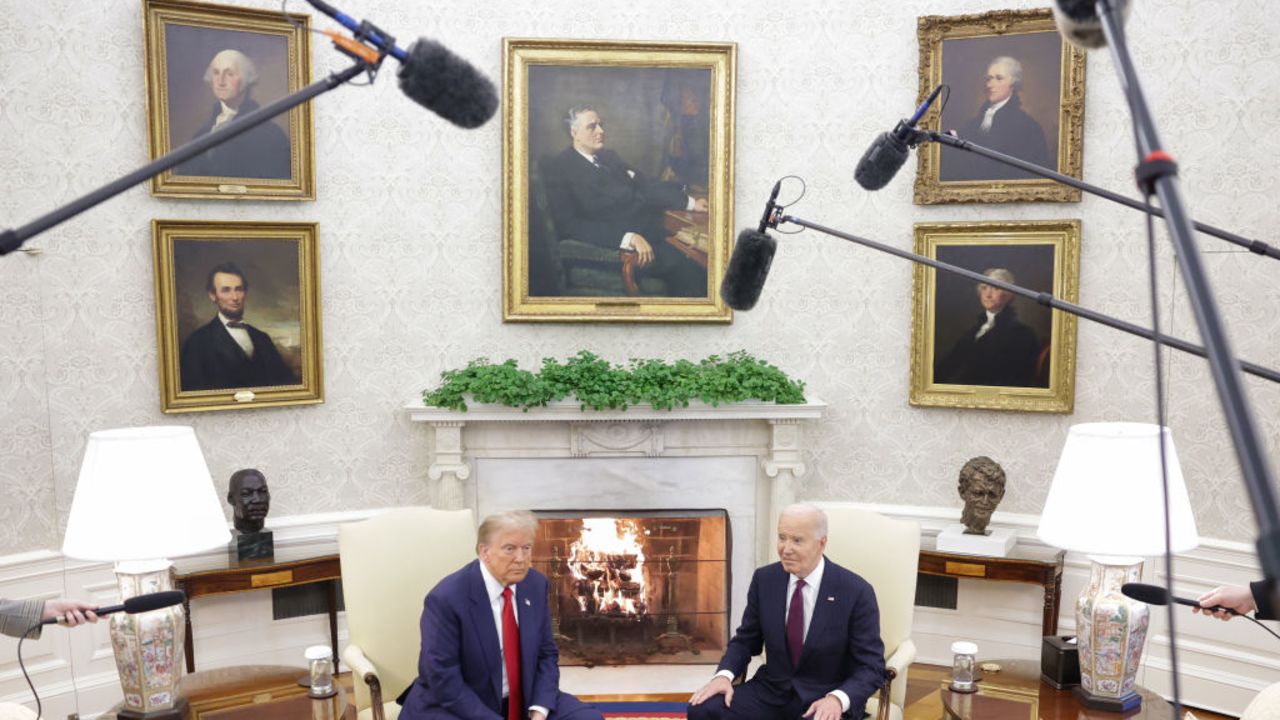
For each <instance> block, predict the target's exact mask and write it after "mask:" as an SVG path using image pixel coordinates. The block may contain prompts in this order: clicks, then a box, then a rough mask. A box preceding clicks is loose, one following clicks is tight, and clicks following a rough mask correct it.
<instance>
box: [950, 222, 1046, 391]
mask: <svg viewBox="0 0 1280 720" xmlns="http://www.w3.org/2000/svg"><path fill="white" fill-rule="evenodd" d="M938 259H939V260H942V261H944V262H951V263H953V264H957V265H961V266H971V265H972V264H975V263H982V265H983V266H982V267H978V268H973V269H976V270H977V271H978V272H981V273H982V274H983V275H985V276H986V277H989V278H993V279H995V280H999V281H1002V282H1006V283H1010V284H1013V285H1019V286H1022V287H1030V288H1032V289H1038V290H1045V291H1051V290H1052V278H1053V274H1052V273H1053V265H1052V263H1053V248H1051V247H1046V246H1034V245H1029V246H1006V247H1001V246H995V247H990V246H950V247H948V246H941V247H939V248H938ZM1037 260H1039V261H1040V262H1037ZM937 298H938V299H937V304H936V305H935V313H936V314H935V318H936V326H935V328H934V348H933V353H934V355H933V382H934V383H938V384H946V385H984V386H1000V387H1019V388H1047V387H1049V369H1050V368H1049V365H1050V354H1049V348H1050V336H1051V334H1052V327H1051V323H1052V319H1051V315H1050V311H1049V310H1048V309H1047V308H1043V307H1041V306H1039V305H1037V304H1036V303H1034V302H1032V301H1028V300H1023V299H1022V298H1017V297H1016V296H1015V295H1014V294H1013V293H1011V292H1009V291H1008V290H1004V289H1001V288H999V287H996V286H995V285H991V284H987V283H973V282H971V281H969V280H967V279H964V278H960V277H958V276H950V275H948V274H945V273H939V275H938V291H937Z"/></svg>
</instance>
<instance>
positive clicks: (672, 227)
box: [502, 38, 737, 323]
mask: <svg viewBox="0 0 1280 720" xmlns="http://www.w3.org/2000/svg"><path fill="white" fill-rule="evenodd" d="M502 53H503V103H502V108H503V111H502V114H503V117H502V176H503V187H502V203H503V223H502V224H503V233H502V238H503V242H502V294H503V312H502V316H503V319H504V320H505V321H508V322H565V321H569V322H573V321H597V322H599V321H610V322H617V321H624V322H626V321H630V322H724V323H727V322H729V321H731V320H732V311H731V310H730V309H729V307H728V306H726V305H725V304H724V301H723V300H721V299H720V278H721V276H722V275H723V274H724V268H725V265H726V264H727V262H728V258H729V251H730V247H731V233H732V227H733V152H734V144H733V129H734V92H735V90H734V85H735V76H736V73H737V46H736V45H735V44H734V43H711V42H706V43H695V42H637V41H604V40H545V39H542V40H539V39H518V38H504V39H503V45H502Z"/></svg>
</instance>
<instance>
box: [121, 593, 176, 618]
mask: <svg viewBox="0 0 1280 720" xmlns="http://www.w3.org/2000/svg"><path fill="white" fill-rule="evenodd" d="M186 598H187V596H186V594H185V593H183V592H182V591H181V590H165V591H163V592H154V593H149V594H147V595H139V596H137V597H131V598H129V599H127V600H125V601H124V611H125V612H127V613H129V614H130V615H132V614H134V613H140V612H147V611H149V610H159V609H160V608H167V607H169V606H170V605H177V604H179V603H181V602H182V601H183V600H185V599H186Z"/></svg>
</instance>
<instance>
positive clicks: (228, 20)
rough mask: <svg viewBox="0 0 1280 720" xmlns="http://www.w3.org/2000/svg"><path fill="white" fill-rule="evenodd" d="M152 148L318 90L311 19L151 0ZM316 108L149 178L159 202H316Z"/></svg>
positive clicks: (147, 19)
mask: <svg viewBox="0 0 1280 720" xmlns="http://www.w3.org/2000/svg"><path fill="white" fill-rule="evenodd" d="M143 30H144V37H145V61H146V88H147V141H148V146H149V149H150V152H151V158H152V159H155V158H158V157H160V156H161V155H164V154H165V153H167V152H169V151H170V150H172V149H174V148H177V147H179V146H181V145H183V144H184V143H187V142H189V141H191V140H193V139H195V138H196V137H200V136H203V135H205V134H207V133H209V132H213V130H214V129H216V128H218V127H220V126H222V125H224V124H225V123H227V122H229V121H231V120H233V119H236V118H238V117H242V116H243V115H246V114H248V113H249V112H251V111H253V110H255V109H257V108H259V107H262V106H265V105H267V104H269V103H272V102H275V101H276V100H279V99H281V98H283V97H284V96H286V95H288V94H290V93H293V92H296V91H298V90H300V89H302V88H303V87H305V86H307V85H308V84H310V82H311V32H310V16H309V15H304V14H295V13H289V14H288V15H285V14H282V13H281V12H280V11H279V10H254V9H249V8H240V7H232V6H228V5H211V4H206V3H197V2H184V1H183V0H144V2H143ZM314 136H315V133H314V129H313V125H312V111H311V103H303V104H301V105H299V106H297V107H295V108H293V109H292V110H290V111H289V112H287V113H284V114H282V115H278V116H276V117H275V118H273V119H271V120H269V121H267V122H265V123H263V124H262V125H259V126H256V127H254V128H252V129H250V130H248V131H245V133H243V134H242V135H240V136H238V137H236V138H233V139H232V140H230V141H228V142H226V143H223V144H221V145H218V146H216V147H214V148H212V149H210V150H208V151H206V152H205V153H203V154H201V155H199V156H196V157H195V158H192V159H191V160H188V161H186V162H184V163H182V164H180V165H178V166H176V167H174V168H171V169H169V170H166V171H164V172H163V173H160V174H159V175H157V176H155V177H153V178H152V179H151V194H152V195H155V196H157V197H179V198H205V199H210V198H212V199H221V200H314V199H315V197H316V179H315V175H316V173H315V139H314Z"/></svg>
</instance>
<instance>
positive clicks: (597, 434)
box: [406, 399, 826, 563]
mask: <svg viewBox="0 0 1280 720" xmlns="http://www.w3.org/2000/svg"><path fill="white" fill-rule="evenodd" d="M825 410H826V403H824V402H822V401H820V400H816V399H812V400H810V401H809V402H806V403H804V404H797V405H777V404H774V403H762V402H745V403H733V404H728V405H721V406H718V407H713V406H710V405H705V404H703V403H691V404H690V406H689V407H687V408H676V409H673V410H656V409H654V408H653V407H651V406H648V405H637V406H633V407H630V408H628V409H627V410H590V409H587V410H583V409H582V408H581V407H580V406H579V403H577V402H574V401H561V402H557V403H553V404H551V405H548V406H546V407H542V408H534V409H531V410H529V411H527V412H525V411H522V410H519V409H517V408H510V407H505V406H501V405H472V406H470V407H469V409H468V410H467V411H465V412H459V411H455V410H447V409H443V408H437V407H426V406H423V405H420V404H413V405H410V406H408V407H407V408H406V411H407V413H408V415H409V417H410V419H411V420H413V421H415V422H421V423H425V424H426V425H427V428H428V443H429V445H428V447H429V452H430V466H429V467H428V469H427V477H428V479H429V481H430V482H431V484H432V487H431V496H432V500H433V504H435V505H436V506H437V507H443V508H453V509H456V508H463V507H469V508H472V509H473V510H477V511H479V512H484V511H485V506H486V504H488V505H489V507H493V504H492V503H486V502H485V499H484V498H483V497H482V495H483V493H482V492H478V490H477V488H479V487H484V486H485V485H484V483H483V482H482V478H481V477H479V476H478V473H480V472H484V470H483V468H484V467H486V466H487V467H489V468H490V473H491V475H492V474H497V473H498V471H499V466H501V471H502V472H506V473H508V474H509V473H510V472H511V467H510V465H511V464H510V463H509V462H503V463H498V462H494V461H497V460H503V461H509V460H521V459H523V460H528V461H531V462H530V464H529V467H530V468H531V469H536V470H537V474H543V473H547V472H549V471H554V472H563V470H564V469H565V468H566V467H567V466H569V465H570V464H569V463H564V462H563V461H562V462H559V463H553V464H552V468H551V469H549V468H548V465H547V463H545V462H543V463H541V464H535V462H534V461H547V460H554V459H562V460H563V459H584V460H585V459H593V460H596V461H597V462H595V463H591V466H593V467H596V468H599V467H601V465H600V464H599V462H598V461H601V460H606V461H607V460H608V459H610V458H613V459H615V460H614V461H613V462H611V463H610V462H606V463H605V466H606V467H609V466H614V467H616V468H618V469H619V472H620V473H622V474H625V475H627V476H628V477H631V476H635V475H644V474H645V472H643V469H644V468H645V467H649V468H652V469H651V470H650V474H654V475H660V476H661V478H662V479H663V480H666V479H667V478H669V477H677V478H678V477H681V476H682V475H681V473H679V472H675V473H670V472H669V470H670V469H671V468H672V464H671V463H675V462H677V461H676V460H674V459H706V460H710V459H713V458H719V459H720V463H719V464H713V465H712V467H715V468H717V469H721V468H724V467H727V466H726V465H725V463H727V462H729V461H730V460H731V459H736V461H737V464H736V465H734V467H738V468H747V472H748V473H749V474H753V475H754V476H755V477H754V478H742V479H743V480H745V481H746V482H747V484H746V485H745V486H738V489H736V490H731V489H730V488H729V487H728V486H726V489H725V492H726V493H729V492H739V491H740V490H741V489H742V487H752V485H754V488H755V492H754V493H753V494H754V496H755V497H754V498H752V499H746V498H740V500H746V501H747V502H748V503H751V504H753V505H754V511H753V512H752V515H753V520H754V522H753V523H751V524H752V525H753V527H752V528H751V530H752V531H753V532H751V533H750V534H751V535H752V536H753V538H752V541H753V542H752V545H751V546H753V547H754V553H753V554H754V555H755V557H754V558H751V559H750V560H752V561H754V562H755V563H761V562H767V561H768V560H769V559H771V558H772V554H773V551H772V543H771V542H770V540H769V539H770V538H771V537H772V536H773V533H772V530H771V528H772V527H773V523H774V522H775V515H776V513H777V511H778V510H779V509H780V508H782V507H784V506H786V505H787V504H788V503H790V502H793V501H794V498H795V481H796V480H797V479H798V478H800V477H802V476H803V475H804V474H805V463H804V459H803V458H804V454H805V450H806V446H805V444H804V443H805V438H804V433H803V427H804V424H805V423H806V422H807V421H813V420H818V419H820V418H821V417H822V415H823V412H824V411H825ZM644 459H666V460H667V461H669V462H668V464H667V465H665V466H664V465H661V464H660V463H650V464H649V465H645V464H644V463H643V460H644ZM743 461H749V462H743ZM580 465H582V466H586V465H587V464H586V463H582V464H580ZM681 467H689V463H687V462H685V463H684V465H683V466H681ZM637 468H639V469H640V470H641V472H638V473H637V472H635V470H636V469H637ZM674 482H678V481H674ZM659 486H660V483H650V484H649V485H645V484H643V483H640V484H638V485H637V488H638V490H633V492H641V493H644V492H654V491H656V490H652V489H646V488H658V487H659ZM541 490H542V491H543V492H546V493H548V494H553V493H555V492H556V490H555V488H550V487H547V488H542V489H541ZM681 490H682V488H680V487H674V488H673V487H671V486H670V485H669V484H668V485H662V486H661V491H662V492H664V493H670V492H672V491H675V492H677V493H678V492H681ZM690 490H693V489H692V488H690ZM697 490H698V491H699V492H701V493H703V494H705V493H706V492H708V490H707V488H697ZM726 500H727V498H726ZM637 506H639V505H637ZM749 547H750V546H749Z"/></svg>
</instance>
